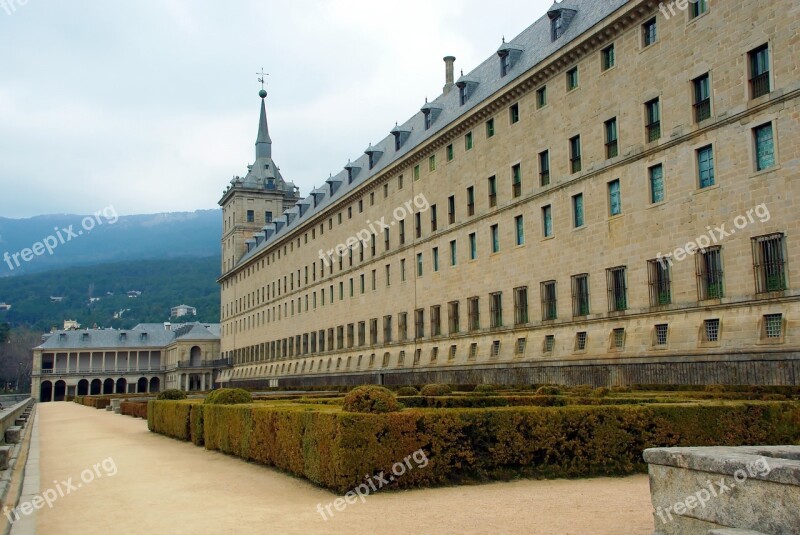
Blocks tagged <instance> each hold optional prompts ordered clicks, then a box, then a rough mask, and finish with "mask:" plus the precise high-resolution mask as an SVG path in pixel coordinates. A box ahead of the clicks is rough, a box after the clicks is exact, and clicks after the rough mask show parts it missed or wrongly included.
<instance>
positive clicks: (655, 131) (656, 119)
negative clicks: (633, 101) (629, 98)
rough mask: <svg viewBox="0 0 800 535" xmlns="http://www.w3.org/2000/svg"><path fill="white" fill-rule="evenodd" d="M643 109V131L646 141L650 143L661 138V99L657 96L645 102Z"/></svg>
mask: <svg viewBox="0 0 800 535" xmlns="http://www.w3.org/2000/svg"><path fill="white" fill-rule="evenodd" d="M644 110H645V131H646V132H645V133H646V135H647V142H648V143H652V142H653V141H657V140H659V139H661V101H660V100H659V99H657V98H654V99H653V100H651V101H649V102H646V103H645V105H644Z"/></svg>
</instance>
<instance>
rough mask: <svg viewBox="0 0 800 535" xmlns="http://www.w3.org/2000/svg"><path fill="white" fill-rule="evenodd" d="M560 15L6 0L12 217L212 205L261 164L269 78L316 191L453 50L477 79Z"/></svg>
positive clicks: (2, 145)
mask: <svg viewBox="0 0 800 535" xmlns="http://www.w3.org/2000/svg"><path fill="white" fill-rule="evenodd" d="M4 2H5V4H4ZM551 3H552V2H550V1H549V0H494V1H493V2H490V3H487V2H486V1H484V0H431V1H427V2H425V1H418V0H405V1H403V2H388V1H386V0H371V1H361V0H328V1H315V0H299V1H297V0H293V1H281V2H279V1H276V0H258V1H256V0H252V1H251V0H225V1H221V0H220V1H216V2H215V1H211V0H191V1H190V0H135V1H123V0H71V1H69V2H64V1H60V0H0V186H1V187H2V189H1V190H0V216H2V217H12V218H20V217H30V216H34V215H39V214H49V213H80V214H85V213H93V212H95V211H97V210H100V209H102V208H104V207H106V206H108V205H113V206H114V207H115V208H116V210H117V212H118V213H119V214H120V215H123V214H137V213H156V212H173V211H192V210H196V209H204V208H215V207H216V206H217V204H216V203H217V201H218V200H219V198H220V196H221V194H222V190H223V188H224V187H225V185H226V184H227V182H228V181H229V180H230V179H231V177H232V176H233V175H244V174H245V173H246V165H247V164H248V163H252V160H253V159H254V146H253V144H254V143H255V137H256V130H257V126H258V124H257V123H258V109H259V98H258V95H257V93H258V90H259V89H261V87H260V84H259V83H258V82H257V80H256V78H257V76H256V74H255V73H256V72H257V71H259V70H260V69H261V67H262V66H263V67H264V69H265V70H266V72H268V73H269V76H268V86H267V90H268V91H269V97H268V98H267V106H268V109H267V112H268V115H269V125H270V134H271V136H272V141H273V157H274V159H275V161H276V163H277V164H278V165H279V166H280V167H281V171H282V173H283V176H284V177H285V178H286V179H287V180H292V181H294V182H295V183H296V184H297V185H298V186H300V190H301V194H302V195H304V196H305V195H307V194H308V192H309V191H310V189H311V188H312V187H314V186H318V185H320V184H322V183H323V181H324V180H325V179H326V178H327V177H328V176H329V174H330V173H336V172H338V171H339V170H340V169H341V168H342V167H343V166H344V165H345V164H346V163H347V160H348V158H353V159H355V158H356V157H358V156H359V155H361V154H362V153H363V151H364V149H365V148H366V147H367V145H368V144H369V143H370V142H377V141H378V140H380V139H382V138H383V137H385V136H386V135H388V133H389V130H391V128H392V127H393V126H394V124H395V122H398V121H399V122H403V121H405V120H406V119H408V118H409V117H411V116H412V115H413V114H414V113H415V112H417V111H419V108H420V107H421V106H422V104H423V103H424V101H425V98H426V97H428V98H431V99H433V98H435V97H436V96H437V95H439V94H440V93H441V91H442V85H443V84H444V63H443V61H442V57H443V56H445V55H448V54H452V55H454V56H456V58H457V60H456V76H458V71H459V70H460V69H463V70H464V71H465V72H468V71H470V70H471V69H472V68H474V67H476V66H477V65H478V64H479V63H480V62H481V61H483V60H484V59H486V58H487V57H489V56H490V55H491V54H493V53H494V52H495V51H496V50H497V48H498V47H499V46H500V43H501V38H502V37H503V36H506V37H507V38H512V37H514V36H516V35H517V34H519V33H520V32H521V31H522V30H523V29H525V28H526V27H527V26H529V25H530V24H532V23H533V22H534V21H535V20H536V19H537V18H539V17H540V16H542V15H543V14H544V13H545V12H546V10H547V8H548V7H549V6H550V5H551ZM9 4H10V5H9ZM4 5H5V7H3V6H4Z"/></svg>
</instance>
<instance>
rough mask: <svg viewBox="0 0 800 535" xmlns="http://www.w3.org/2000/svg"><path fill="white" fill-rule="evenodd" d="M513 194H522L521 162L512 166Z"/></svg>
mask: <svg viewBox="0 0 800 535" xmlns="http://www.w3.org/2000/svg"><path fill="white" fill-rule="evenodd" d="M511 194H512V196H513V197H515V198H516V197H519V196H520V195H522V167H521V166H520V164H516V165H514V166H513V167H511Z"/></svg>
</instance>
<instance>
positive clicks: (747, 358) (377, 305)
mask: <svg viewBox="0 0 800 535" xmlns="http://www.w3.org/2000/svg"><path fill="white" fill-rule="evenodd" d="M684 4H685V6H684V7H686V9H683V10H681V9H680V6H678V5H677V4H672V3H668V4H667V5H665V4H661V5H659V3H658V2H655V1H652V0H631V1H625V0H610V1H604V2H596V1H594V0H564V1H563V2H560V3H557V4H555V5H554V6H553V7H552V8H551V9H550V11H549V12H548V13H547V14H546V15H545V16H544V17H542V18H541V19H539V20H538V21H536V22H535V23H534V24H533V25H532V26H530V27H529V28H528V29H526V30H525V31H524V32H523V33H522V34H520V35H519V36H517V37H516V38H514V39H512V40H510V41H508V42H503V43H502V44H501V45H500V48H499V49H498V50H497V52H496V53H494V54H492V55H491V56H490V57H489V58H488V59H487V60H486V61H485V62H483V63H482V64H481V65H479V66H478V67H476V68H475V69H474V70H472V71H471V72H469V73H467V74H464V75H462V76H461V77H460V78H459V79H458V80H453V77H452V70H451V69H452V68H453V67H452V66H453V59H452V58H450V57H448V58H446V62H447V69H448V78H447V82H448V83H447V85H446V86H445V89H444V92H443V94H442V95H440V96H439V97H438V98H436V99H435V100H433V101H431V102H426V103H425V105H424V106H423V107H422V109H421V111H420V112H419V113H417V114H415V115H414V116H413V117H412V118H411V119H409V120H408V121H407V122H405V123H403V124H400V125H397V126H396V127H395V128H393V129H392V130H391V133H390V135H389V136H387V138H385V139H384V140H382V141H381V142H380V143H378V144H376V145H374V146H373V145H370V146H369V147H368V148H367V150H366V151H365V153H364V154H362V155H361V156H359V157H358V158H355V159H353V160H352V161H351V162H349V163H348V165H347V166H346V167H345V168H344V169H343V170H342V172H340V173H339V174H337V175H336V176H334V177H331V178H330V179H328V180H327V182H326V183H325V185H324V187H322V188H319V189H317V190H314V191H312V192H311V194H310V195H309V196H308V197H307V198H305V199H302V200H300V201H299V202H298V203H297V204H296V205H295V206H294V207H292V208H290V209H289V210H288V211H286V212H285V213H284V215H282V216H281V217H279V218H277V219H276V220H275V221H273V222H272V223H269V224H267V225H265V226H264V227H263V228H262V229H260V230H258V231H257V232H255V233H254V234H253V235H252V236H251V237H249V239H248V240H245V241H244V242H243V243H244V245H243V247H241V248H235V250H231V249H230V245H229V243H228V242H227V241H225V240H223V251H224V255H226V258H227V259H228V260H227V263H226V265H225V268H224V270H223V274H222V276H221V278H220V279H219V282H220V285H221V289H222V302H221V305H222V307H221V308H222V317H221V322H222V340H221V351H222V355H223V357H225V358H230V359H231V360H232V361H233V367H232V368H230V369H227V370H224V371H223V372H222V373H221V374H220V380H221V381H222V382H224V383H227V384H241V385H250V386H259V385H260V386H267V385H278V384H280V385H315V384H360V383H384V384H405V383H411V384H420V383H428V382H434V381H437V382H450V383H481V382H488V383H573V384H574V383H588V384H595V385H600V384H605V385H614V384H630V383H639V384H654V383H666V384H678V383H690V384H704V383H705V384H707V383H733V384H740V383H750V384H798V383H800V360H799V359H798V355H799V354H798V349H799V348H800V331H798V325H797V321H798V313H800V308H799V307H798V298H800V286H798V281H799V280H800V247H799V246H798V231H800V220H799V219H798V217H797V214H798V203H800V196H798V188H799V187H800V186H798V185H799V184H800V181H798V178H797V177H798V172H799V171H800V101H799V100H798V96H800V76H798V72H800V68H799V67H800V65H799V64H798V62H799V61H800V60H798V58H800V40H799V39H798V37H797V28H796V23H795V21H797V20H798V18H800V5H798V4H797V3H796V2H794V1H792V0H777V1H775V2H770V3H764V2H758V1H756V0H745V1H743V2H736V3H733V2H707V1H705V0H700V1H698V2H694V3H684ZM246 198H247V195H246V194H240V193H239V192H238V191H236V190H229V191H228V192H226V195H225V197H223V199H222V201H221V204H222V205H223V210H224V211H225V213H226V214H229V215H226V216H225V217H226V218H227V217H229V216H230V213H231V211H232V210H234V207H235V210H236V212H237V214H239V216H241V203H243V202H245V199H246ZM229 232H230V231H229ZM242 232H243V233H244V231H242ZM243 236H244V234H243V235H242V237H243ZM240 240H241V238H240ZM236 243H240V242H236ZM237 247H238V246H237Z"/></svg>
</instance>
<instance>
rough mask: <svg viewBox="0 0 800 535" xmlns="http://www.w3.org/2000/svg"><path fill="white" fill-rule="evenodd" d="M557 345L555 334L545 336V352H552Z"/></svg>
mask: <svg viewBox="0 0 800 535" xmlns="http://www.w3.org/2000/svg"><path fill="white" fill-rule="evenodd" d="M555 347H556V336H555V335H554V334H548V335H546V336H545V337H544V348H543V349H544V352H545V353H552V352H553V350H554V349H555Z"/></svg>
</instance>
